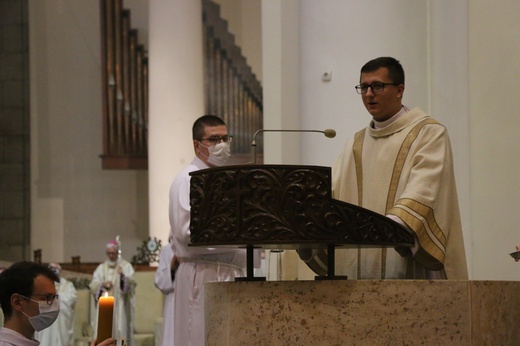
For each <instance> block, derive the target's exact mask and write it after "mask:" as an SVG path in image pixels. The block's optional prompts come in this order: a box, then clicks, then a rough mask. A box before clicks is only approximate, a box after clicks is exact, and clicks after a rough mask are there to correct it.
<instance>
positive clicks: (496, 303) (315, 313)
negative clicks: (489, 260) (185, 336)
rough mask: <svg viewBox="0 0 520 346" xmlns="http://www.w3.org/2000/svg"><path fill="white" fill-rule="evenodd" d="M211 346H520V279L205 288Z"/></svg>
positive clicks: (234, 284) (284, 283)
mask: <svg viewBox="0 0 520 346" xmlns="http://www.w3.org/2000/svg"><path fill="white" fill-rule="evenodd" d="M205 294H206V295H205V299H206V303H205V307H206V344H207V345H269V346H274V345H515V344H518V343H520V282H517V281H441V280H439V281H428V280H346V281H268V282H223V283H209V284H206V286H205Z"/></svg>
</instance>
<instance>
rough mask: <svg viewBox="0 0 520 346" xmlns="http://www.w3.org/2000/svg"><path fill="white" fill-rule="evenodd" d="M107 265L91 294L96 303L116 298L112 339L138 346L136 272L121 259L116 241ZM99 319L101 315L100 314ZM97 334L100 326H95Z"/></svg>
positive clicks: (109, 249) (96, 275) (102, 267)
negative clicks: (102, 297) (135, 325)
mask: <svg viewBox="0 0 520 346" xmlns="http://www.w3.org/2000/svg"><path fill="white" fill-rule="evenodd" d="M106 256H107V259H106V260H105V262H103V263H101V264H100V265H99V266H98V267H97V268H96V270H95V271H94V274H93V275H92V281H91V282H90V292H91V293H92V295H93V296H94V299H95V301H96V309H97V301H98V300H99V297H101V296H102V295H104V294H107V295H109V296H113V297H114V301H115V304H114V325H113V331H112V336H113V337H114V338H116V339H126V345H127V346H134V342H133V330H134V328H133V318H134V290H135V279H134V268H133V267H132V264H130V262H128V261H126V260H124V259H123V258H121V256H120V246H119V244H118V243H117V242H116V241H110V242H108V243H107V244H106ZM96 316H97V312H96ZM94 327H95V328H94V329H95V330H96V332H95V333H94V334H95V335H96V333H97V326H94Z"/></svg>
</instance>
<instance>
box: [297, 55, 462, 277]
mask: <svg viewBox="0 0 520 346" xmlns="http://www.w3.org/2000/svg"><path fill="white" fill-rule="evenodd" d="M355 89H356V91H357V92H358V93H359V94H360V95H361V100H362V101H363V104H364V105H365V108H366V109H367V111H368V113H369V114H370V115H371V116H372V119H371V121H370V123H369V125H368V126H367V127H366V128H365V129H363V130H361V131H359V132H357V133H356V134H355V136H354V137H353V138H352V139H350V140H349V141H348V142H347V144H346V146H345V149H344V151H343V153H342V154H341V155H340V156H339V158H338V159H337V160H336V162H335V164H334V166H333V169H332V192H333V197H334V198H336V199H339V200H342V201H345V202H348V203H352V204H355V205H358V206H361V207H364V208H367V209H370V210H372V211H375V212H377V213H379V214H382V215H386V216H387V217H389V218H391V219H392V220H394V221H396V222H397V223H399V224H401V225H402V226H403V227H405V228H407V229H408V230H410V232H412V234H413V235H414V237H415V246H414V247H413V248H396V249H395V250H394V249H391V248H390V249H387V248H356V249H347V250H339V251H338V252H337V253H336V254H337V258H336V271H337V272H338V273H341V274H348V277H349V278H352V279H385V278H386V279H405V278H414V279H451V280H466V279H467V278H468V271H467V264H466V255H465V250H464V241H463V235H462V226H461V221H460V213H459V204H458V198H457V190H456V186H455V175H454V170H453V157H452V152H451V144H450V139H449V136H448V131H447V129H446V127H445V126H443V125H442V124H440V123H439V122H438V121H436V120H434V119H433V118H431V117H429V116H428V115H426V114H425V113H424V112H423V111H422V110H421V109H419V108H417V107H416V108H412V109H410V108H408V107H407V106H405V105H404V104H403V103H402V98H403V95H404V91H405V81H404V69H403V67H402V66H401V64H400V62H399V61H398V60H396V59H394V58H392V57H380V58H377V59H374V60H371V61H369V62H367V63H366V64H365V65H364V66H363V67H362V68H361V73H360V79H359V85H357V86H356V87H355ZM300 258H302V260H304V261H305V262H306V263H307V264H308V265H309V267H310V268H311V269H313V270H315V271H316V272H317V273H318V274H320V275H323V273H326V264H325V265H322V264H321V263H327V261H326V253H325V252H324V251H312V252H311V251H301V252H300ZM316 268H319V269H316Z"/></svg>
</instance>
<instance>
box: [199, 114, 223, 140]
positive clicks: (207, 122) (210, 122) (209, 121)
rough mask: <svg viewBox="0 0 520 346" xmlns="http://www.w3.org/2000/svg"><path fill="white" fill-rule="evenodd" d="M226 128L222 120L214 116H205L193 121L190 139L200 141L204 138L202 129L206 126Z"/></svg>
mask: <svg viewBox="0 0 520 346" xmlns="http://www.w3.org/2000/svg"><path fill="white" fill-rule="evenodd" d="M220 125H224V126H226V123H225V122H224V120H222V119H221V118H220V117H218V116H216V115H211V114H206V115H203V116H201V117H200V118H198V119H197V120H195V122H194V123H193V129H192V136H193V137H192V138H193V139H194V140H197V141H200V140H201V139H202V137H204V128H205V127H206V126H220Z"/></svg>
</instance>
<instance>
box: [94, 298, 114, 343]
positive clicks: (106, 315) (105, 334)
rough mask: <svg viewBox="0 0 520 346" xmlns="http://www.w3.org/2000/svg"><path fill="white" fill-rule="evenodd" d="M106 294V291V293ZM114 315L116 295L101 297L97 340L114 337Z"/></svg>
mask: <svg viewBox="0 0 520 346" xmlns="http://www.w3.org/2000/svg"><path fill="white" fill-rule="evenodd" d="M105 294H106V293H105ZM113 316H114V297H110V296H104V297H99V302H98V325H97V337H96V340H97V342H101V341H104V340H106V339H108V338H111V337H112V318H113Z"/></svg>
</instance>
